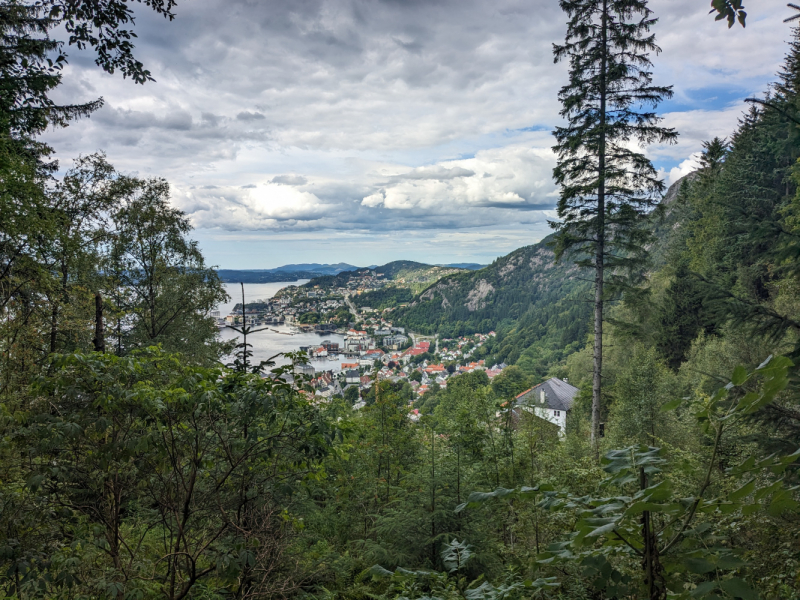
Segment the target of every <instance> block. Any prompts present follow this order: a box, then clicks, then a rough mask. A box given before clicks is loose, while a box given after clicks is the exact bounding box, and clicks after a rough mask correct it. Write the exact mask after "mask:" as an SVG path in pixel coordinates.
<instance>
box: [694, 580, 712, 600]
mask: <svg viewBox="0 0 800 600" xmlns="http://www.w3.org/2000/svg"><path fill="white" fill-rule="evenodd" d="M716 588H717V582H716V581H704V582H703V583H701V584H700V585H698V586H697V587H696V588H694V589H693V590H692V594H691V595H692V597H693V598H702V597H703V596H705V595H706V594H708V593H710V592H712V591H713V590H715V589H716Z"/></svg>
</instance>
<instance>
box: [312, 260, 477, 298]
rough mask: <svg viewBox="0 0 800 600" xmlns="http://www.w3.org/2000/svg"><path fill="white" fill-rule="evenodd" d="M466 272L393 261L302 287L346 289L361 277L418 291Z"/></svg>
mask: <svg viewBox="0 0 800 600" xmlns="http://www.w3.org/2000/svg"><path fill="white" fill-rule="evenodd" d="M466 270H467V269H462V268H460V267H450V266H447V267H442V266H436V265H426V264H424V263H418V262H414V261H413V260H395V261H392V262H390V263H387V264H385V265H381V266H378V267H372V268H363V269H355V270H352V271H345V272H342V273H339V274H337V275H325V276H322V277H315V278H314V279H312V280H311V281H309V282H308V283H306V284H305V286H304V287H308V288H314V287H318V288H320V289H336V288H341V287H347V284H348V282H350V281H356V280H358V279H360V278H362V277H374V278H375V279H376V280H380V281H385V282H392V285H393V286H395V287H404V288H407V289H410V290H415V291H419V290H421V289H424V288H425V287H426V286H427V285H429V284H431V283H433V282H435V281H438V280H439V279H441V278H442V277H445V276H447V275H450V274H452V273H458V272H460V271H466Z"/></svg>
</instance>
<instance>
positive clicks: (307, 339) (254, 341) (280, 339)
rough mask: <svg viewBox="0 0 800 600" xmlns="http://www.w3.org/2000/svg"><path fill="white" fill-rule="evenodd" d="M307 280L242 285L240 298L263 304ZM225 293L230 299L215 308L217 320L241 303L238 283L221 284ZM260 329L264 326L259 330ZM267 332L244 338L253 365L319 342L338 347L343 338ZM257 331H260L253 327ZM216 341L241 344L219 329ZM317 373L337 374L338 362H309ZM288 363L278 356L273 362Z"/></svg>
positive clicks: (286, 329)
mask: <svg viewBox="0 0 800 600" xmlns="http://www.w3.org/2000/svg"><path fill="white" fill-rule="evenodd" d="M307 281H308V279H299V280H298V281H288V282H273V283H245V284H244V294H245V300H246V301H247V302H248V303H250V302H255V301H257V300H267V299H268V298H272V297H273V296H274V295H275V294H277V293H278V291H279V290H281V289H283V288H285V287H287V286H289V285H303V284H304V283H306V282H307ZM223 285H224V286H225V291H226V292H228V295H229V296H230V297H231V298H230V300H229V301H228V302H225V303H224V304H220V305H219V308H218V310H219V313H220V316H222V317H224V316H226V315H228V314H230V312H231V311H232V310H233V307H234V306H236V304H237V303H238V302H241V301H242V286H241V285H240V284H238V283H225V284H223ZM262 327H264V326H262ZM268 327H269V329H266V330H264V331H259V332H257V333H254V334H252V335H248V336H247V342H248V343H249V344H251V345H252V348H251V350H252V352H253V359H252V360H253V361H254V362H258V361H260V360H266V359H267V358H270V357H272V356H274V355H276V354H279V353H281V352H291V351H295V350H298V349H299V348H300V346H314V345H318V344H320V343H321V342H322V340H330V341H332V342H338V343H339V345H340V346H341V345H342V343H343V342H344V337H343V336H341V335H338V334H335V333H326V334H325V335H320V334H317V333H297V329H296V328H295V327H293V326H291V325H269V326H268ZM255 329H261V327H255ZM219 335H220V338H221V339H223V340H232V339H238V340H239V341H241V338H242V336H241V334H239V333H237V332H236V331H233V330H232V329H229V328H227V327H226V328H224V329H220V332H219ZM229 360H231V359H230V358H225V359H224V361H225V362H228V361H229ZM310 362H311V364H312V365H314V369H316V370H317V371H339V370H341V361H340V360H336V361H331V360H326V359H316V360H312V361H310ZM288 363H289V360H287V359H286V358H285V357H283V356H280V357H278V358H277V359H275V364H276V365H285V364H288Z"/></svg>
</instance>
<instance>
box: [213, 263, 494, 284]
mask: <svg viewBox="0 0 800 600" xmlns="http://www.w3.org/2000/svg"><path fill="white" fill-rule="evenodd" d="M396 262H404V263H410V262H411V261H396ZM414 264H419V265H421V263H414ZM421 266H424V267H425V268H433V267H443V268H449V269H466V270H469V271H476V270H478V269H481V268H483V267H484V266H485V265H480V264H478V263H452V264H440V265H421ZM374 268H376V265H370V266H368V267H356V266H354V265H350V264H347V263H336V264H322V263H300V264H289V265H283V266H281V267H275V268H273V269H217V275H218V276H219V278H220V281H222V282H223V283H275V282H283V281H287V282H291V281H298V280H300V279H314V278H317V277H325V276H333V277H335V276H336V275H339V274H340V273H346V272H351V271H359V270H364V269H374Z"/></svg>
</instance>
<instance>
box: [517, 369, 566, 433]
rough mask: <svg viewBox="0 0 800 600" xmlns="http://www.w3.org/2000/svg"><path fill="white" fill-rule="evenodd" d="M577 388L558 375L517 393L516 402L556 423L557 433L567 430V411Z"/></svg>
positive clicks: (538, 415)
mask: <svg viewBox="0 0 800 600" xmlns="http://www.w3.org/2000/svg"><path fill="white" fill-rule="evenodd" d="M577 395H578V388H576V387H575V386H574V385H570V384H569V383H567V382H566V381H563V380H561V379H559V378H558V377H551V378H550V379H548V380H547V381H543V382H542V383H540V384H539V385H537V386H534V387H532V388H531V389H529V390H526V391H524V392H522V393H521V394H519V395H518V396H517V398H516V404H517V405H518V406H522V407H523V408H525V409H526V410H531V411H533V414H535V415H536V416H537V417H541V418H542V419H545V420H547V421H550V422H551V423H555V424H556V425H558V428H559V434H560V435H564V433H565V432H566V430H567V413H568V412H569V411H570V410H571V409H572V405H573V403H574V402H575V396H577Z"/></svg>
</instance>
